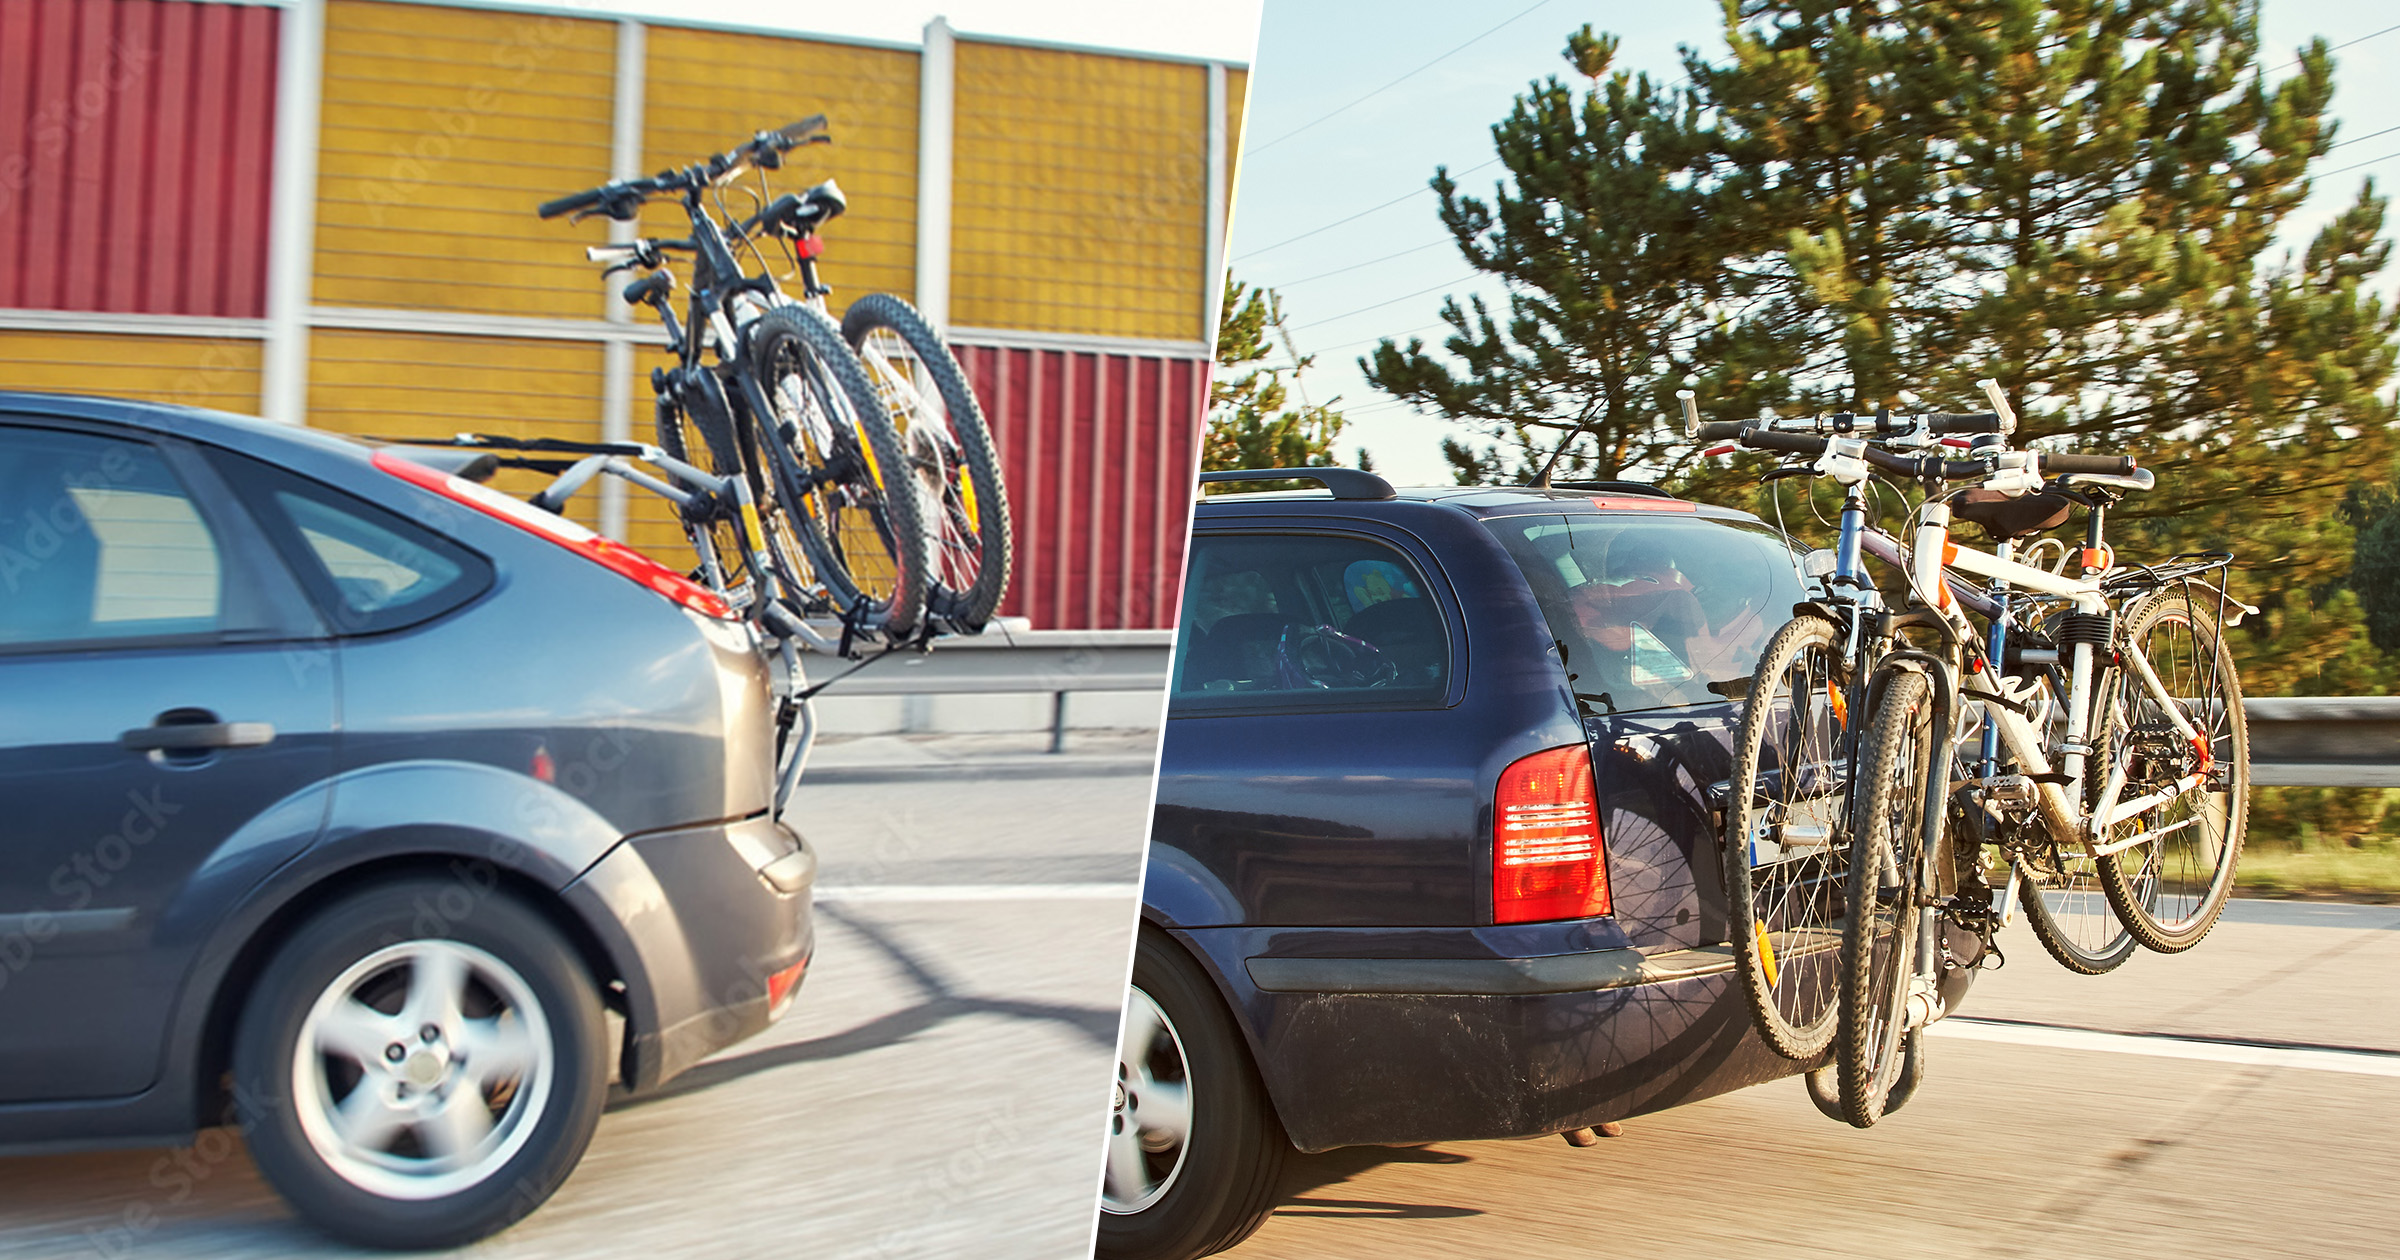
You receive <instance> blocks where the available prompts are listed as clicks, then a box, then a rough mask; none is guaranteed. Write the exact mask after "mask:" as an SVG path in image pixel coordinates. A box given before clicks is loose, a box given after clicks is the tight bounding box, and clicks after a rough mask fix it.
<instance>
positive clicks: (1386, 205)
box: [1233, 158, 1500, 262]
mask: <svg viewBox="0 0 2400 1260" xmlns="http://www.w3.org/2000/svg"><path fill="white" fill-rule="evenodd" d="M1498 165H1500V159H1498V158H1493V159H1492V160H1491V161H1489V162H1485V163H1483V164H1482V165H1481V166H1470V167H1468V168H1467V169H1465V170H1463V171H1460V172H1459V174H1460V175H1472V174H1474V173H1475V172H1477V171H1480V170H1484V169H1487V168H1489V167H1494V166H1498ZM1429 191H1431V185H1427V184H1419V185H1417V186H1416V187H1415V188H1412V189H1410V190H1409V191H1407V192H1404V193H1402V194H1400V195H1399V196H1397V197H1394V198H1392V199H1391V200H1390V201H1386V202H1383V203H1381V204H1379V205H1372V206H1368V207H1367V208H1366V209H1364V210H1361V211H1359V212H1358V213H1356V214H1353V215H1349V216H1347V217H1344V218H1339V219H1335V220H1334V221H1333V222H1331V223H1328V224H1326V225H1324V226H1323V227H1313V228H1310V229H1309V230H1307V231H1305V232H1302V233H1301V234H1300V235H1298V236H1287V237H1285V238H1283V239H1282V240H1280V241H1277V242H1275V243H1274V244H1272V245H1262V246H1260V247H1258V248H1257V249H1254V250H1251V251H1249V252H1248V253H1245V254H1243V255H1242V256H1241V257H1240V258H1236V259H1234V260H1233V261H1235V262H1241V261H1243V260H1244V259H1249V258H1256V257H1258V256H1259V255H1260V254H1264V253H1269V252H1272V251H1274V250H1278V249H1282V248H1283V247H1284V246H1286V245H1290V244H1292V243H1294V242H1295V241H1305V240H1307V239H1308V238H1309V237H1312V236H1315V235H1316V234H1317V233H1319V232H1330V231H1332V230H1333V229H1335V228H1337V227H1340V226H1341V225H1343V224H1345V223H1348V222H1351V221H1352V220H1355V219H1363V218H1366V217H1367V216H1368V215H1370V214H1373V213H1375V212H1376V211H1378V210H1389V209H1391V208H1392V207H1393V206H1396V205H1399V204H1400V203H1401V202H1403V201H1406V200H1408V199H1409V198H1411V197H1414V196H1417V195H1418V194H1420V193H1424V192H1429Z"/></svg>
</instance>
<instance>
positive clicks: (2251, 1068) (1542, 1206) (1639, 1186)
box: [1227, 901, 2400, 1260]
mask: <svg viewBox="0 0 2400 1260" xmlns="http://www.w3.org/2000/svg"><path fill="white" fill-rule="evenodd" d="M2002 946H2003V948H2004V949H2005V950H2006V952H2007V954H2008V956H2009V965H2008V966H2007V967H2006V968H2005V969H2003V970H2000V971H1997V972H1993V973H1991V974H1988V975H1986V976H1984V977H1982V978H1981V979H1980V980H1979V982H1978V983H1977V986H1976V989H1975V991H1974V994H1973V995H1972V996H1971V997H1970V999H1969V1001H1968V1003H1967V1004H1966V1006H1965V1007H1964V1009H1963V1010H1962V1011H1961V1013H1960V1017H1959V1018H1957V1019H1956V1020H1954V1021H1952V1022H1951V1023H1950V1025H1949V1027H1947V1028H1945V1029H1944V1033H1945V1035H1944V1036H1943V1037H1942V1038H1941V1039H1940V1040H1939V1041H1937V1042H1936V1043H1935V1044H1934V1045H1933V1046H1932V1047H1931V1048H1930V1060H1931V1070H1930V1075H1929V1076H1928V1078H1927V1080H1926V1083H1925V1086H1924V1089H1923V1091H1922V1092H1920V1093H1919V1094H1918V1095H1917V1097H1916V1098H1915V1099H1914V1100H1912V1101H1911V1102H1910V1104H1909V1106H1908V1107H1907V1109H1905V1110H1903V1111H1901V1112H1900V1113H1899V1114H1897V1115H1894V1116H1891V1117H1888V1118H1887V1119H1885V1120H1884V1122H1883V1123H1881V1124H1879V1125H1877V1126H1876V1127H1875V1128H1873V1129H1870V1130H1865V1131H1861V1130H1856V1129H1852V1128H1849V1127H1847V1126H1844V1125H1837V1124H1835V1123H1833V1122H1831V1121H1829V1120H1826V1119H1825V1118H1824V1117H1822V1116H1820V1115H1819V1114H1818V1113H1817V1111H1816V1109H1815V1108H1814V1107H1812V1106H1810V1104H1809V1102H1808V1099H1807V1098H1806V1096H1805V1095H1804V1094H1803V1092H1802V1087H1801V1085H1800V1082H1798V1081H1797V1080H1793V1081H1788V1082H1778V1083H1776V1084H1773V1085H1769V1086H1765V1087H1762V1088H1759V1089H1754V1090H1749V1091H1746V1092H1743V1093H1738V1094H1734V1095H1729V1096H1727V1097H1723V1098H1718V1099H1712V1100H1710V1101H1707V1102H1704V1103H1699V1104H1696V1105H1694V1106H1690V1107H1686V1108H1682V1109H1679V1110H1676V1111H1671V1112H1665V1113H1662V1114H1659V1115H1655V1116H1647V1117H1641V1118H1637V1119H1634V1120H1630V1121H1627V1122H1626V1123H1625V1132H1624V1135H1623V1136H1621V1137H1617V1138H1613V1139H1603V1140H1602V1141H1601V1143H1600V1144H1599V1145H1598V1146H1597V1147H1593V1148H1591V1149H1586V1150H1578V1149H1575V1148H1572V1147H1569V1146H1568V1145H1567V1144H1566V1143H1565V1142H1563V1141H1560V1140H1558V1139H1556V1138H1546V1139H1543V1140H1540V1141H1534V1142H1462V1143H1449V1144H1442V1145H1436V1146H1428V1147H1421V1148H1413V1149H1380V1148H1378V1149H1356V1150H1342V1151H1334V1152H1329V1153H1327V1154H1323V1155H1315V1156H1306V1157H1298V1158H1295V1160H1294V1161H1293V1163H1292V1165H1291V1166H1290V1168H1289V1169H1288V1170H1287V1175H1286V1178H1285V1181H1284V1185H1283V1206H1282V1207H1281V1208H1280V1209H1279V1210H1278V1211H1277V1213H1276V1215H1275V1216H1274V1217H1273V1218H1272V1219H1270V1220H1269V1221H1268V1222H1267V1224H1266V1226H1265V1227H1264V1228H1262V1229H1261V1230H1260V1231H1259V1232H1258V1233H1257V1234H1256V1235H1254V1236H1253V1237H1252V1238H1251V1240H1250V1241H1249V1242H1247V1243H1245V1244H1244V1245H1242V1246H1240V1247H1237V1248H1235V1249H1234V1250H1233V1251H1232V1252H1230V1253H1227V1254H1228V1255H1230V1256H1233V1257H1238V1258H1239V1260H1275V1258H1277V1257H1295V1258H1296V1257H1311V1258H1312V1260H1313V1258H1315V1257H1344V1256H1360V1257H1366V1256H1373V1257H1378V1258H1379V1260H1380V1258H1383V1257H1390V1256H1399V1255H1405V1256H1411V1257H1468V1256H1473V1257H1479V1258H1480V1257H1488V1256H1499V1255H1505V1256H1510V1257H1513V1258H1515V1260H1525V1258H1528V1257H1546V1256H1561V1257H1565V1256H1574V1257H1579V1258H1580V1257H1588V1256H1593V1255H1675V1256H1692V1257H1718V1256H1724V1257H1744V1258H1748V1257H1758V1256H1774V1257H1777V1258H1778V1260H1782V1258H1785V1257H1810V1256H1826V1257H1831V1256H1845V1257H1847V1256H1858V1255H1879V1256H1895V1257H1899V1256H1909V1257H1913V1256H1941V1257H1958V1258H1961V1260H1965V1258H1976V1260H1985V1258H1993V1260H1996V1258H1999V1257H2015V1256H2026V1257H2041V1258H2044V1260H2049V1258H2054V1257H2056V1258H2064V1257H2085V1256H2094V1257H2100V1256H2105V1257H2127V1256H2135V1257H2138V1256H2158V1255H2166V1256H2175V1255H2184V1256H2243V1257H2250V1256H2306V1257H2311V1258H2312V1260H2330V1258H2332V1257H2345V1258H2346V1257H2364V1256H2400V1139H2396V1138H2395V1137H2394V1134H2395V1133H2400V1054H2395V1053H2393V1052H2400V1001H2395V994H2396V989H2395V984H2394V979H2393V977H2394V976H2395V975H2396V974H2400V907H2396V906H2331V905H2322V904H2312V903H2305V902H2256V901H2253V902H2237V903H2235V905H2234V907H2233V908H2232V909H2231V910H2229V912H2228V914H2227V918H2226V921H2225V922H2223V923H2222V924H2221V925H2220V926H2219V927H2218V928H2217V929H2216V931H2215V933H2214V934H2212V935H2211V936H2210V937H2209V939H2208V940H2206V941H2204V942H2203V943H2202V944H2201V946H2200V947H2199V948H2198V949H2197V950H2196V951H2194V952H2192V953H2188V954H2184V955H2180V956H2177V957H2171V958H2170V957H2162V956H2158V955H2144V956H2142V957H2137V958H2135V959H2133V960H2132V961H2131V962H2129V963H2127V964H2126V965H2125V966H2124V967H2123V968H2121V969H2119V970H2118V971H2116V972H2115V973H2112V974H2111V975H2108V976H2102V977H2090V978H2087V977H2081V976H2075V975H2072V974H2069V973H2068V972H2067V971H2065V970H2064V969H2062V968H2060V967H2058V966H2057V965H2056V964H2055V963H2053V962H2052V961H2051V960H2050V958H2049V957H2048V955H2046V954H2044V953H2042V950H2041V946H2040V945H2039V944H2038V943H2036V942H2035V941H2034V940H2033V939H2032V937H2031V936H2030V935H2029V934H2028V933H2027V932H2026V931H2025V930H2024V928H2023V927H2022V925H2021V924H2020V925H2019V926H2018V927H2016V928H2014V929H2012V930H2011V932H2010V933H2009V934H2008V935H2007V936H2004V937H2003V938H2002ZM2062 1027H2063V1028H2072V1029H2086V1030H2099V1031H2101V1032H2103V1033H2123V1034H2138V1035H2136V1036H2130V1037H2112V1036H2097V1037H2095V1036H2090V1035H2088V1034H2083V1033H2077V1032H2069V1031H2061V1029H2062ZM2229 1041H2230V1042H2247V1043H2261V1042H2264V1043H2278V1044H2277V1045H2273V1046H2269V1047H2266V1048H2262V1047H2260V1046H2259V1045H2256V1044H2228V1042H2229ZM2294 1045H2296V1046H2301V1047H2329V1048H2331V1049H2307V1048H2302V1049H2297V1050H2295V1049H2292V1048H2290V1047H2291V1046H2294ZM2358 1050H2364V1051H2369V1052H2383V1053H2370V1054H2366V1055H2361V1054H2356V1053H2346V1051H2358ZM2171 1056H2172V1057H2171Z"/></svg>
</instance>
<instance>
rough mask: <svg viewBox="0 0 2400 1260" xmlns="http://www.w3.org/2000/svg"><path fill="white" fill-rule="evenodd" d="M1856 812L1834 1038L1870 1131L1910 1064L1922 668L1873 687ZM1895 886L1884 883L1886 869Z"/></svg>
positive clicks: (1855, 1106) (1853, 1105) (1926, 714)
mask: <svg viewBox="0 0 2400 1260" xmlns="http://www.w3.org/2000/svg"><path fill="white" fill-rule="evenodd" d="M1873 694H1875V695H1876V697H1877V699H1876V701H1875V704H1874V709H1873V711H1872V712H1871V713H1869V714H1868V715H1867V717H1866V735H1865V738H1864V739H1863V740H1862V742H1861V744H1860V748H1859V755H1858V782H1857V787H1856V789H1855V790H1854V792H1853V794H1852V795H1853V797H1854V800H1855V802H1856V812H1855V813H1854V814H1853V815H1852V817H1851V824H1850V827H1851V831H1850V880H1849V896H1848V898H1847V900H1848V903H1849V917H1848V920H1847V922H1846V923H1844V925H1843V932H1842V986H1841V1027H1840V1030H1839V1034H1838V1035H1837V1037H1836V1039H1835V1045H1834V1062H1835V1066H1836V1067H1837V1068H1838V1069H1839V1079H1840V1083H1841V1102H1842V1112H1843V1118H1844V1119H1846V1120H1848V1121H1849V1122H1850V1123H1851V1124H1853V1125H1856V1126H1858V1127H1859V1128H1862V1129H1864V1128H1867V1127H1869V1126H1871V1125H1873V1124H1874V1123H1875V1122H1876V1121H1878V1120H1880V1119H1882V1118H1883V1116H1884V1113H1885V1112H1886V1111H1888V1110H1889V1109H1890V1101H1891V1094H1892V1089H1893V1086H1894V1085H1895V1084H1897V1083H1898V1080H1899V1077H1900V1075H1901V1071H1902V1069H1903V1068H1904V1067H1905V1066H1906V1064H1907V1054H1906V1053H1905V1051H1906V1048H1907V1045H1906V1043H1907V1032H1908V1027H1907V1024H1908V992H1909V983H1910V980H1911V979H1912V978H1913V976H1914V975H1915V972H1916V966H1915V962H1916V944H1917V916H1918V914H1919V913H1920V910H1919V907H1918V905H1917V892H1918V889H1917V887H1916V882H1917V877H1918V871H1917V850H1918V848H1919V847H1920V845H1921V844H1922V842H1923V831H1924V826H1925V791H1926V783H1925V780H1926V775H1927V773H1928V772H1929V769H1930V762H1931V755H1932V739H1933V731H1932V709H1933V693H1932V688H1931V686H1930V685H1929V684H1928V683H1927V682H1926V679H1925V677H1924V675H1922V674H1919V673H1916V672H1915V671H1913V670H1897V669H1896V670H1893V671H1891V673H1890V674H1889V676H1888V677H1887V678H1886V679H1885V680H1884V682H1883V684H1882V686H1881V687H1879V688H1877V689H1876V690H1875V692H1874V693H1873ZM1887 864H1888V869H1889V870H1891V871H1892V873H1893V874H1894V875H1896V877H1897V879H1898V881H1899V883H1898V887H1897V888H1893V889H1886V888H1884V887H1883V886H1882V882H1881V879H1880V876H1881V874H1882V873H1883V872H1884V871H1885V870H1886V869H1887Z"/></svg>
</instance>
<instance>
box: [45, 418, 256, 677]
mask: <svg viewBox="0 0 2400 1260" xmlns="http://www.w3.org/2000/svg"><path fill="white" fill-rule="evenodd" d="M226 568H227V566H226V563H225V554H224V549H223V546H222V544H221V543H220V540H219V539H218V538H217V536H216V534H215V533H214V532H213V531H212V530H211V529H210V528H209V525H208V522H207V519H206V518H205V517H204V516H203V515H202V513H201V512H200V510H199V508H198V507H197V506H196V504H195V502H194V500H193V498H192V495H191V494H190V492H189V491H188V490H187V489H186V488H185V487H184V485H183V483H182V482H181V481H180V480H179V479H178V478H177V477H176V475H175V471H174V469H173V468H172V467H171V466H170V465H169V464H168V463H167V460H166V458H165V457H164V456H162V455H161V454H160V453H159V451H158V450H157V448H155V447H152V446H149V445H146V444H144V443H140V442H132V441H125V440H121V439H116V438H107V437H100V436H97V435H94V434H88V433H76V432H67V431H64V430H54V429H39V428H30V427H17V426H8V425H0V648H11V647H15V648H25V647H51V646H59V647H63V646H67V645H71V644H83V643H89V644H107V643H110V642H120V641H126V640H135V639H156V638H181V637H185V636H210V635H214V634H216V633H218V632H219V631H221V630H224V629H226V628H228V627H227V622H228V620H229V619H228V617H227V615H226V610H227V605H228V599H227V582H226Z"/></svg>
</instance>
